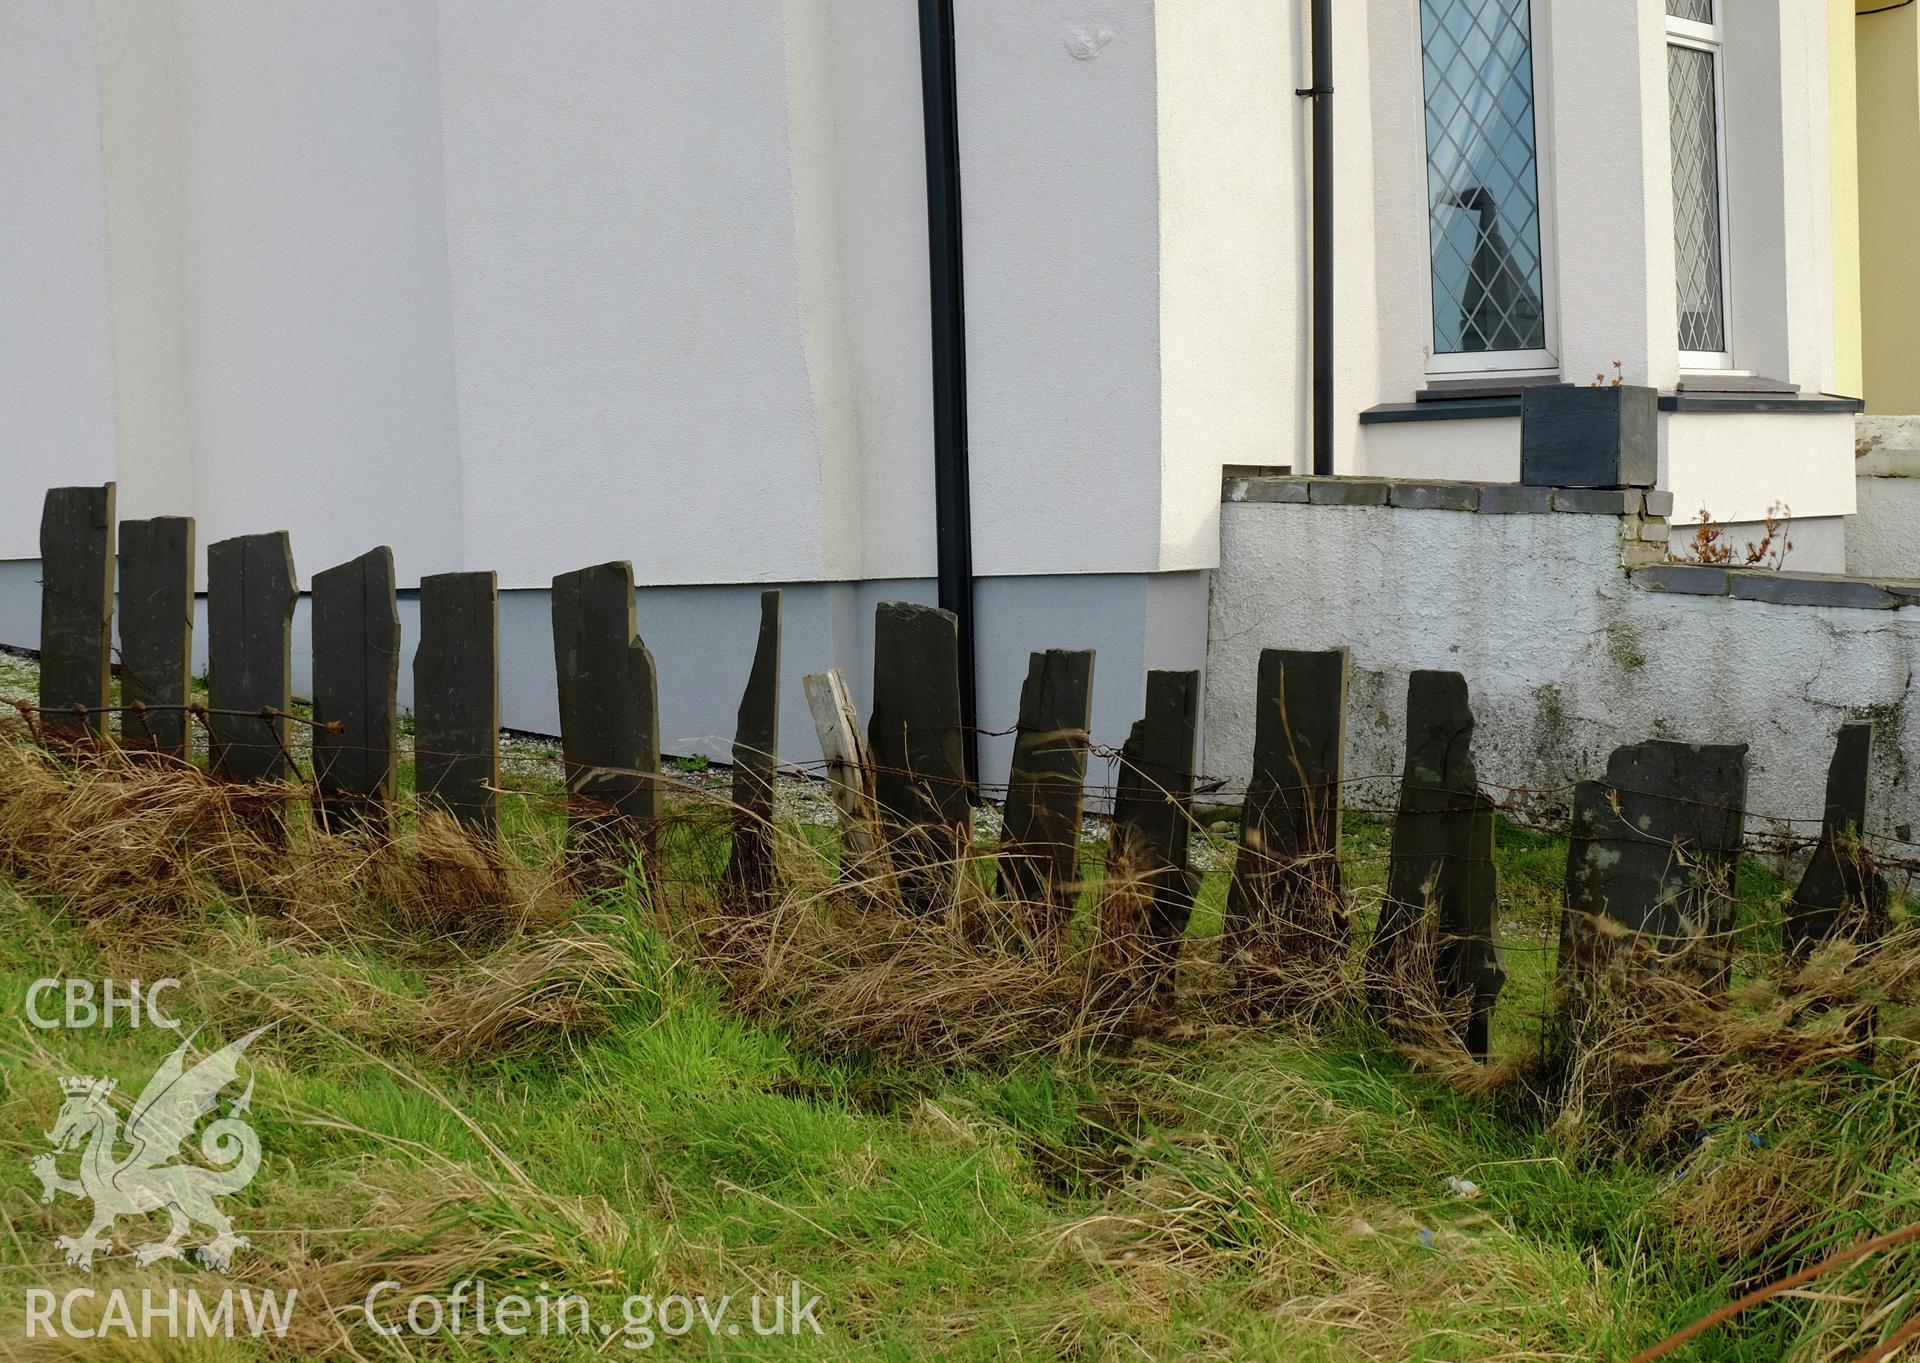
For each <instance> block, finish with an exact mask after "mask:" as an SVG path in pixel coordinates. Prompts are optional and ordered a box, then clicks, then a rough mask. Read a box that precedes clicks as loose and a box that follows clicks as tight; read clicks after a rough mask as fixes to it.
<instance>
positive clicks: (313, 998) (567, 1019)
mask: <svg viewBox="0 0 1920 1363" xmlns="http://www.w3.org/2000/svg"><path fill="white" fill-rule="evenodd" d="M262 798H265V799H268V800H270V801H272V802H274V804H275V805H276V806H277V808H278V810H279V812H280V815H281V823H282V825H283V826H284V828H285V830H286V836H284V837H281V836H276V835H275V830H274V827H273V825H270V824H266V823H263V821H262V820H260V819H259V818H257V817H253V816H254V814H255V813H256V812H257V809H258V807H259V802H260V800H261V799H262ZM0 880H4V882H5V883H6V884H7V885H8V886H9V887H10V888H11V889H12V890H13V891H14V892H16V893H19V894H21V895H24V896H27V897H31V898H40V899H45V900H47V901H49V902H52V903H55V904H58V905H59V906H60V907H61V910H62V912H63V913H64V914H67V915H69V916H71V918H72V919H73V920H75V922H76V923H77V925H78V927H79V931H80V934H81V937H82V939H83V940H85V941H88V942H89V943H90V944H91V945H92V946H93V947H94V948H95V949H97V950H98V951H99V952H100V954H101V957H102V962H103V964H104V965H105V966H106V967H107V968H108V969H110V970H112V971H114V972H116V973H117V974H118V975H120V976H122V977H126V978H144V979H153V978H158V977H161V976H174V977H177V978H179V979H180V980H181V981H182V982H183V983H182V988H183V990H184V992H185V994H186V1001H187V1002H189V1003H194V1002H196V1001H197V1002H201V1003H212V1002H214V1001H216V1000H217V1002H218V1004H219V1007H220V1010H221V1012H222V1014H223V1016H225V1017H227V1018H229V1019H232V1020H233V1021H235V1022H236V1023H252V1024H254V1025H257V1023H260V1022H266V1021H270V1020H273V1019H274V1018H276V1017H283V1016H285V1015H286V1013H287V1011H288V1010H289V1009H292V1010H294V1011H295V1012H296V1013H298V1014H299V1015H300V1016H304V1017H307V1018H311V1019H314V1020H315V1022H316V1023H317V1024H319V1025H324V1026H326V1027H328V1028H337V1029H338V1030H339V1031H340V1033H341V1034H343V1035H346V1036H349V1037H351V1038H353V1039H355V1040H356V1041H358V1042H361V1043H364V1044H368V1045H377V1046H380V1047H383V1048H399V1049H400V1050H403V1051H407V1050H411V1051H415V1052H417V1053H420V1054H423V1055H427V1056H431V1057H433V1058H435V1059H438V1060H457V1061H475V1060H481V1059H487V1058H497V1057H500V1056H504V1055H511V1054H518V1053H523V1052H525V1051H526V1050H528V1049H532V1048H536V1047H539V1046H542V1045H546V1044H550V1043H552V1042H554V1041H557V1040H564V1039H565V1038H567V1037H570V1036H574V1035H577V1034H580V1033H582V1032H588V1031H592V1030H594V1029H596V1028H598V1027H600V1026H602V1025H604V1023H605V1022H606V1021H607V1019H608V1018H609V1017H610V1015H611V1013H612V1011H613V1009H615V1008H616V1007H617V1006H618V1004H619V1003H620V1001H621V1000H622V999H623V998H624V997H626V996H628V995H630V994H631V993H632V992H633V991H634V990H635V989H636V988H637V986H636V984H635V983H634V980H633V970H632V960H631V956H630V953H628V952H627V950H626V949H625V947H624V946H623V945H622V944H621V943H620V942H619V941H618V940H617V937H616V935H615V934H614V933H612V932H610V931H609V929H610V928H611V927H612V926H613V925H611V924H610V923H608V922H605V921H601V920H599V919H597V918H596V917H595V915H594V914H593V912H592V911H587V912H584V913H583V912H582V910H581V908H580V907H579V906H578V905H577V904H576V903H575V901H574V900H573V897H572V893H571V891H570V889H569V887H568V885H567V881H566V876H565V869H564V856H563V848H562V847H561V846H560V842H559V839H558V838H557V837H553V836H548V835H545V834H543V833H542V832H541V831H540V830H539V829H534V830H530V835H529V836H528V837H525V838H520V839H517V840H516V842H515V845H514V846H513V848H512V849H511V850H510V851H505V850H502V849H500V848H496V847H493V846H490V845H486V844H483V843H481V842H479V841H478V840H476V839H475V838H474V837H473V836H471V835H470V834H469V833H468V832H467V831H466V830H465V829H464V828H463V827H461V826H460V825H459V824H458V823H457V822H455V821H454V820H453V819H451V818H449V817H447V816H446V815H444V814H441V813H439V812H436V811H426V812H424V813H421V814H419V815H418V816H417V817H408V818H404V819H402V820H400V821H399V822H398V823H397V826H396V828H395V830H394V833H393V835H392V836H391V837H386V836H375V835H372V834H370V833H368V832H364V831H358V830H354V831H345V832H337V833H328V832H325V831H322V830H321V829H319V828H318V827H316V826H315V825H313V824H312V823H310V822H309V821H307V820H306V819H305V817H304V806H303V805H302V803H301V802H300V799H299V792H298V790H297V789H296V788H294V787H284V788H274V789H270V790H268V791H266V792H265V793H264V796H263V793H262V792H260V791H257V790H252V789H237V788H235V787H232V786H229V785H227V784H225V783H223V782H220V781H217V780H214V779H213V778H211V777H209V776H207V775H206V774H205V773H204V772H201V771H199V770H197V769H196V768H193V767H189V766H185V765H181V764H174V763H157V762H153V761H147V760H140V759H137V758H130V757H128V756H126V755H123V754H119V753H116V752H113V751H111V750H107V751H72V750H70V751H68V752H65V753H47V752H43V751H40V750H37V749H35V748H32V747H29V746H26V745H23V744H18V743H8V742H0ZM236 910H237V911H239V912H235V911H236ZM346 943H352V944H353V945H354V947H355V948H356V953H357V954H345V953H341V952H338V951H336V950H335V948H336V946H338V945H341V944H346ZM215 962H217V963H220V964H217V965H216V964H211V963H215ZM316 962H321V963H323V965H324V968H318V969H316V968H315V964H316ZM370 962H383V963H386V964H396V965H405V966H406V967H407V968H408V969H409V970H411V971H412V972H414V975H415V977H416V979H415V987H412V988H404V987H400V985H399V984H397V983H396V982H395V981H394V980H393V979H391V978H389V977H388V976H387V975H386V974H383V973H382V971H381V970H378V969H376V968H375V967H374V965H373V964H370ZM284 1044H287V1045H290V1046H292V1047H293V1048H295V1049H301V1048H303V1046H308V1047H312V1048H315V1049H320V1050H324V1049H325V1046H326V1044H327V1043H325V1042H322V1041H308V1042H306V1043H303V1042H302V1041H301V1040H300V1039H298V1038H292V1039H289V1040H288V1041H287V1042H285V1043H284Z"/></svg>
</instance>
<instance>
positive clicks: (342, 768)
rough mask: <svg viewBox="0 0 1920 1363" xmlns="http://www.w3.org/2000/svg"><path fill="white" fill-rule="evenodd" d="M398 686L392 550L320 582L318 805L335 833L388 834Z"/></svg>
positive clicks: (316, 607) (316, 617)
mask: <svg viewBox="0 0 1920 1363" xmlns="http://www.w3.org/2000/svg"><path fill="white" fill-rule="evenodd" d="M399 681H400V608H399V605H398V603H397V602H396V600H395V596H394V585H393V550H391V549H389V548H387V547H386V546H385V545H382V546H381V547H380V548H378V549H370V550H368V551H367V552H366V553H364V554H362V555H360V557H358V558H356V559H353V560H351V561H350V562H347V563H342V564H340V565H339V566H338V567H335V568H328V569H327V570H326V571H324V572H320V573H315V574H314V577H313V718H314V724H315V727H314V731H313V784H314V805H315V812H316V813H317V814H318V815H319V817H320V821H321V822H322V823H323V824H324V825H326V826H327V827H329V828H341V827H346V826H349V825H352V824H365V825H366V826H368V827H369V828H372V829H374V830H376V831H381V832H384V831H385V830H386V829H387V827H388V824H389V817H390V812H391V809H392V804H393V772H394V759H393V738H394V732H395V730H396V729H397V728H398V723H397V716H396V714H395V709H394V693H395V689H396V688H397V687H398V685H399ZM335 726H338V729H337V731H336V729H335Z"/></svg>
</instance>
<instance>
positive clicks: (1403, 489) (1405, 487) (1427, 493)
mask: <svg viewBox="0 0 1920 1363" xmlns="http://www.w3.org/2000/svg"><path fill="white" fill-rule="evenodd" d="M1480 492H1481V489H1480V484H1478V483H1395V484H1393V487H1392V490H1391V491H1390V492H1389V493H1388V494H1387V504H1388V505H1389V506H1403V507H1406V508H1408V509H1409V510H1415V511H1478V510H1479V509H1480Z"/></svg>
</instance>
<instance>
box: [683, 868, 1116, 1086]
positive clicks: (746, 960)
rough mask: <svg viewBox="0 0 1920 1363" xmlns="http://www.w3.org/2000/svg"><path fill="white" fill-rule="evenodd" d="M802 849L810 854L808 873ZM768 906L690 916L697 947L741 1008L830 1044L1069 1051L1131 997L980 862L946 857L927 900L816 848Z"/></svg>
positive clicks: (939, 1050) (842, 1051) (991, 1052)
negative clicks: (1048, 935)
mask: <svg viewBox="0 0 1920 1363" xmlns="http://www.w3.org/2000/svg"><path fill="white" fill-rule="evenodd" d="M803 858H806V859H808V860H811V861H812V862H813V869H812V870H811V872H810V873H809V872H808V870H807V868H806V865H805V861H804V860H803ZM789 864H790V865H795V866H797V867H799V868H800V869H801V871H802V873H801V874H798V875H794V876H791V877H790V878H789V880H788V883H787V884H786V886H785V887H784V889H783V890H782V891H781V892H780V893H779V894H778V895H777V896H776V898H775V900H774V902H773V904H772V906H771V907H770V908H769V909H768V910H767V911H765V912H763V913H758V914H748V913H736V914H721V915H711V916H706V917H703V918H697V919H695V920H693V921H692V922H691V923H689V924H688V925H687V927H688V929H689V936H690V939H691V940H692V941H693V942H694V943H695V944H696V947H695V951H696V955H697V959H698V960H699V961H700V963H701V964H703V965H706V966H707V967H709V968H710V969H712V970H713V971H714V972H715V973H716V974H717V975H719V976H720V977H721V978H722V979H723V980H724V981H725V982H726V984H727V986H728V989H729V992H730V994H731V995H732V998H733V1000H734V1004H735V1006H736V1007H738V1008H739V1009H740V1010H741V1011H743V1012H745V1013H747V1014H749V1015H753V1016H759V1017H764V1018H766V1019H768V1020H770V1021H776V1022H778V1024H779V1025H780V1026H782V1027H783V1028H785V1029H786V1030H787V1031H788V1032H789V1033H790V1034H791V1035H792V1036H793V1037H794V1038H795V1039H796V1040H797V1041H798V1042H799V1043H800V1044H802V1045H803V1046H806V1047H807V1048H809V1049H812V1050H816V1051H818V1052H819V1053H821V1054H823V1055H829V1056H840V1057H851V1056H865V1057H871V1058H873V1059H876V1060H879V1061H883V1062H892V1063H901V1064H925V1063H932V1064H947V1065H956V1066H959V1065H976V1064H986V1063H997V1062H1004V1061H1006V1060H1009V1059H1011V1058H1013V1057H1016V1056H1021V1055H1029V1054H1035V1053H1040V1052H1049V1051H1051V1052H1062V1051H1064V1052H1069V1053H1070V1052H1072V1051H1075V1050H1078V1049H1082V1048H1084V1047H1086V1046H1088V1045H1091V1044H1094V1043H1096V1042H1098V1041H1099V1040H1101V1039H1103V1038H1108V1037H1111V1036H1114V1035H1116V1034H1117V1033H1118V1032H1119V1030H1120V1029H1121V1028H1122V1026H1123V1024H1124V1020H1125V1014H1126V1009H1125V1008H1124V1007H1122V1006H1117V1005H1114V1004H1111V1003H1109V1002H1107V1001H1105V1000H1103V998H1102V997H1101V995H1100V993H1099V991H1098V990H1097V989H1096V987H1095V976H1094V974H1093V973H1092V972H1091V971H1090V970H1089V969H1088V964H1087V960H1088V958H1087V955H1086V954H1084V953H1077V952H1065V951H1061V950H1059V949H1058V944H1057V943H1054V942H1052V941H1048V940H1040V939H1036V938H1035V937H1034V936H1032V935H1031V934H1030V932H1029V931H1028V925H1029V924H1030V923H1031V922H1032V921H1033V916H1032V915H1031V914H1030V913H1029V912H1027V911H1026V910H1025V908H1024V906H1021V905H1018V904H1011V903H1008V902H1006V901H1003V900H999V899H997V898H995V897H994V896H992V895H989V894H987V893H984V892H983V891H982V890H981V889H980V879H979V875H978V872H979V868H978V867H977V866H975V865H973V864H971V863H968V862H962V863H959V864H956V865H953V866H950V867H947V868H945V869H946V871H948V872H950V874H948V875H945V876H943V877H941V880H942V883H943V892H942V894H941V895H940V896H939V902H938V903H937V904H936V905H935V906H934V907H933V909H932V911H930V912H925V913H919V912H915V911H913V910H912V909H910V908H908V907H907V906H906V904H905V903H904V901H903V900H902V899H900V898H899V897H898V896H895V895H889V894H885V893H882V892H880V891H881V889H882V887H885V886H887V885H888V884H889V883H890V882H889V881H888V880H887V879H886V878H885V876H884V873H876V874H868V873H864V872H863V871H861V870H860V869H858V868H855V869H854V870H853V872H852V873H850V874H849V875H848V876H846V877H844V878H839V877H835V876H833V875H832V874H831V873H830V872H828V871H826V870H824V869H821V868H819V863H818V858H817V857H812V856H811V854H808V853H801V854H799V855H798V856H794V857H791V858H789Z"/></svg>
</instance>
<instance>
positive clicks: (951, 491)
mask: <svg viewBox="0 0 1920 1363" xmlns="http://www.w3.org/2000/svg"><path fill="white" fill-rule="evenodd" d="M953 47H954V45H953V0H920V94H921V100H922V102H923V104H924V106H925V115H926V131H927V257H928V265H929V276H930V278H931V281H932V304H933V308H932V311H933V506H934V537H935V541H936V543H937V545H938V552H939V575H940V605H941V608H942V609H944V610H950V611H952V612H953V613H954V615H955V616H957V617H958V618H959V621H960V723H961V725H962V726H963V728H962V730H961V735H960V736H961V741H962V743H963V744H964V746H965V750H966V760H967V780H968V782H969V783H971V784H972V786H973V787H974V790H975V792H976V793H977V792H978V790H979V782H980V745H979V741H978V731H979V718H978V717H979V710H978V708H977V706H976V704H975V698H974V654H973V507H972V498H971V494H970V492H969V489H968V485H967V313H966V291H965V289H964V288H963V286H962V285H963V280H962V274H961V268H960V267H961V253H960V134H959V120H958V118H957V117H956V113H957V108H958V101H957V97H956V91H955V87H954V59H953Z"/></svg>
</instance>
